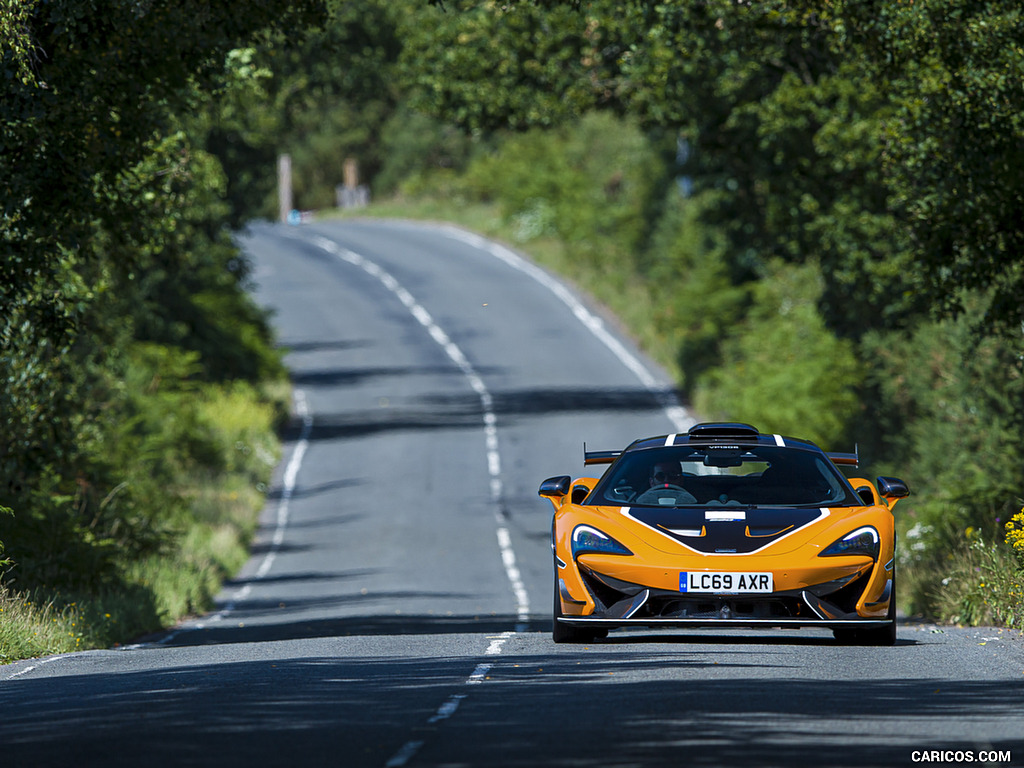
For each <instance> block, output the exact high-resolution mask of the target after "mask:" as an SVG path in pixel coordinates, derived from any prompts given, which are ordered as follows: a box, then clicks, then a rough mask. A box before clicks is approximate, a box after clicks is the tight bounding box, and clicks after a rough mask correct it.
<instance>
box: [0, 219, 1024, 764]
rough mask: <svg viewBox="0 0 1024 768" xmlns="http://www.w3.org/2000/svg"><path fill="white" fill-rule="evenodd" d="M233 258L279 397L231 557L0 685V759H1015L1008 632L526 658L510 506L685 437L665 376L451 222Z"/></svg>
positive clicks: (724, 638)
mask: <svg viewBox="0 0 1024 768" xmlns="http://www.w3.org/2000/svg"><path fill="white" fill-rule="evenodd" d="M244 245H245V247H246V249H247V251H248V253H249V254H250V256H251V257H252V259H253V263H254V265H255V273H254V279H255V283H256V285H257V287H256V289H255V290H256V295H257V297H258V299H259V301H260V302H261V303H263V304H264V305H265V306H267V307H269V308H271V309H272V310H273V311H274V323H275V325H276V327H277V329H278V332H279V335H280V340H281V343H282V344H283V345H284V346H286V347H287V348H288V350H289V355H288V361H289V364H290V366H291V368H292V370H293V372H294V380H295V386H296V406H295V411H296V416H295V420H294V424H293V426H292V428H291V429H290V430H289V434H288V442H287V445H286V451H285V455H284V458H283V460H282V462H281V466H280V467H279V469H278V471H277V474H276V480H275V484H274V489H273V493H272V495H271V498H270V502H269V503H268V505H267V508H266V510H265V513H264V518H263V521H262V526H261V529H260V533H259V536H258V540H257V542H256V545H255V547H254V552H253V558H252V560H251V561H250V563H249V564H248V565H247V566H246V568H245V569H244V571H243V572H242V573H241V574H240V576H239V577H238V578H237V579H236V580H235V581H233V582H232V583H230V584H228V585H227V586H226V588H225V590H224V592H223V594H222V596H221V599H220V603H219V610H218V612H217V613H215V614H213V615H210V616H205V617H202V618H201V619H199V620H197V621H194V622H190V623H188V624H185V625H183V626H181V627H179V628H177V629H176V630H175V631H173V632H170V633H167V634H165V635H162V636H159V637H155V638H150V639H147V641H146V642H142V643H139V644H137V645H134V646H132V647H130V648H123V649H117V650H110V651H93V652H84V653H76V654H70V655H67V656H57V657H51V658H47V659H37V660H30V661H24V662H19V663H16V664H13V665H9V666H6V667H2V668H0V756H2V759H3V762H4V765H10V766H58V765H60V766H207V765H209V766H213V765H216V766H261V767H269V766H346V767H347V766H372V767H373V768H384V767H385V766H395V767H399V766H406V765H407V766H410V767H414V766H566V767H568V766H572V767H573V768H588V767H590V766H593V767H594V768H612V767H615V766H622V767H625V766H687V765H692V766H795V765H806V766H909V765H916V764H919V763H922V762H924V763H928V764H944V765H951V764H972V765H982V764H986V763H987V764H993V765H1024V643H1022V640H1021V638H1020V637H1019V636H1018V635H1016V634H1011V633H1006V632H1001V631H999V630H992V629H985V630H961V629H954V628H938V627H931V626H923V625H904V626H901V627H900V630H899V639H898V643H897V645H896V646H895V647H892V648H851V647H843V646H839V645H837V644H835V643H834V642H833V640H832V638H831V634H830V633H828V632H822V631H814V630H810V631H808V630H801V631H769V632H754V631H749V632H744V631H730V632H715V631H712V630H708V631H699V632H698V631H693V632H683V633H680V632H653V631H633V632H619V633H614V632H613V633H612V635H611V637H610V638H609V639H608V640H605V641H598V642H595V643H592V644H590V645H585V646H563V645H559V646H556V645H554V644H553V643H552V642H551V640H550V635H549V626H550V611H551V591H552V586H551V553H550V547H549V538H548V537H549V529H550V506H549V505H548V504H547V502H546V501H544V500H542V499H540V498H538V497H537V493H536V492H537V487H538V486H539V484H540V481H541V480H543V479H544V478H545V477H549V476H552V475H559V474H576V475H578V474H581V473H582V471H583V465H582V450H583V442H584V441H586V443H587V445H588V447H589V448H591V449H614V448H620V447H622V446H623V445H624V444H625V443H627V442H629V441H630V440H632V439H633V438H636V437H645V436H650V435H655V434H664V433H668V432H673V431H677V430H679V431H681V430H684V429H685V428H686V427H687V425H688V424H689V423H691V422H690V416H689V414H687V413H686V411H685V410H683V409H681V408H679V407H678V406H676V405H675V404H674V402H673V401H672V399H671V397H670V396H669V395H667V394H666V386H665V378H664V376H663V375H662V374H660V373H659V372H658V371H657V370H656V369H655V368H654V367H653V366H652V365H650V364H649V363H648V362H646V361H644V360H643V358H642V357H641V356H640V355H639V353H637V352H636V351H635V350H634V349H633V347H632V346H631V345H630V344H629V343H628V342H627V341H625V340H624V339H623V337H622V336H621V335H620V334H618V333H617V332H616V331H615V330H614V328H613V327H612V326H611V324H610V323H608V322H604V321H602V320H601V319H599V317H598V315H597V314H596V313H595V312H594V311H593V310H590V309H587V307H586V306H585V305H584V303H582V302H581V301H580V300H579V299H578V298H576V297H575V296H574V295H573V294H572V293H571V292H569V291H567V290H566V289H565V288H564V287H562V286H561V285H560V284H559V283H557V282H556V281H554V280H553V279H552V278H550V277H549V276H548V275H546V274H545V273H544V272H542V271H540V270H537V269H536V268H534V267H531V266H530V265H529V264H528V263H526V262H524V261H522V260H521V259H520V258H519V257H517V256H516V255H515V254H513V253H511V252H510V251H508V250H506V249H504V248H502V247H499V246H495V245H492V244H490V243H486V242H484V241H481V240H479V239H477V238H475V237H474V236H471V235H468V234H466V233H463V232H461V231H459V230H455V229H451V228H444V227H427V226H417V225H412V224H400V223H383V222H348V223H333V224H331V223H322V224H314V225H304V226H301V227H282V226H269V225H266V226H261V227H258V228H254V230H253V231H252V232H251V233H250V234H249V236H247V237H246V238H245V240H244ZM989 752H995V753H996V754H995V755H989V754H988V753H989ZM987 757H991V758H994V759H991V760H987V761H986V760H984V759H983V758H987Z"/></svg>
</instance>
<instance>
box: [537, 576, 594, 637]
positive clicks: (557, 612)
mask: <svg viewBox="0 0 1024 768" xmlns="http://www.w3.org/2000/svg"><path fill="white" fill-rule="evenodd" d="M561 615H562V600H561V598H560V597H559V596H558V579H557V577H556V578H555V589H554V604H553V606H552V609H551V639H552V640H553V641H554V642H556V643H590V642H593V641H594V640H596V639H597V638H599V637H607V636H608V630H606V629H605V630H601V629H598V630H594V629H588V628H586V627H573V626H571V625H569V624H563V623H562V622H560V621H559V620H558V619H559V617H560V616H561Z"/></svg>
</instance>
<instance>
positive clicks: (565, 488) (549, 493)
mask: <svg viewBox="0 0 1024 768" xmlns="http://www.w3.org/2000/svg"><path fill="white" fill-rule="evenodd" d="M571 482H572V478H571V477H569V476H568V475H560V476H559V477H549V478H548V479H547V480H545V481H544V482H543V483H541V484H540V490H539V491H537V494H538V495H540V496H546V497H547V498H549V499H552V498H561V497H562V496H565V495H566V494H567V493H569V484H570V483H571Z"/></svg>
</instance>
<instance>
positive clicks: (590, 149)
mask: <svg viewBox="0 0 1024 768" xmlns="http://www.w3.org/2000/svg"><path fill="white" fill-rule="evenodd" d="M464 183H465V185H466V188H467V190H468V191H470V193H471V194H473V195H474V196H475V197H476V198H477V199H481V200H494V201H496V202H498V203H499V204H500V205H501V206H502V208H503V210H504V212H505V215H506V216H507V217H508V219H509V220H516V219H519V220H520V221H522V220H523V219H524V217H525V218H526V219H527V220H528V219H533V220H534V221H538V220H539V221H541V222H542V224H541V225H540V226H536V225H534V226H520V227H519V231H521V232H523V236H524V240H523V241H524V242H525V241H527V240H528V239H532V238H533V237H537V236H540V235H544V234H553V233H555V232H557V234H558V235H559V236H560V237H561V238H562V239H564V240H565V241H566V242H567V244H568V245H569V246H570V247H571V248H573V249H575V250H576V251H578V252H579V253H580V254H581V255H589V256H590V257H591V258H595V259H597V261H598V263H601V261H602V259H608V258H612V259H616V260H624V263H626V264H634V263H635V260H636V259H637V258H638V255H639V253H640V250H641V247H642V245H643V242H644V239H645V237H646V232H647V231H648V230H647V227H648V223H649V218H650V215H651V210H652V205H653V203H654V202H655V201H658V200H660V197H661V195H662V193H663V190H664V185H665V183H666V174H665V164H664V163H663V162H662V161H661V158H660V156H659V153H658V151H657V148H656V147H655V146H653V145H652V143H651V142H650V140H649V139H648V138H647V137H646V136H645V135H644V134H643V132H642V131H641V130H640V128H639V127H638V126H637V125H636V124H635V123H634V122H632V121H630V120H627V119H622V118H617V117H614V116H612V115H609V114H606V113H593V114H589V115H586V116H584V117H583V118H581V119H580V120H579V121H578V122H576V123H573V124H572V125H570V126H567V127H565V128H562V129H559V130H540V129H534V130H531V131H528V132H526V133H523V134H519V135H515V136H510V137H507V138H506V139H505V140H504V141H503V142H501V144H500V151H493V152H490V153H488V154H486V155H482V156H480V157H478V158H476V159H475V160H474V161H472V162H471V163H470V165H469V167H468V169H467V171H466V175H465V179H464ZM620 268H621V265H620ZM626 271H629V270H628V269H627V270H626Z"/></svg>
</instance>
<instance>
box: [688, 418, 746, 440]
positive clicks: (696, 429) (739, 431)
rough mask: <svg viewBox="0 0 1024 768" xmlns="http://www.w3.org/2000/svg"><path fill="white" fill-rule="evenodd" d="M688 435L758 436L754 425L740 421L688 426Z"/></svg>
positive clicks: (701, 436) (703, 436)
mask: <svg viewBox="0 0 1024 768" xmlns="http://www.w3.org/2000/svg"><path fill="white" fill-rule="evenodd" d="M686 434H687V435H689V436H690V437H700V438H706V437H758V436H759V435H760V433H759V432H758V431H757V428H756V427H752V426H751V425H750V424H743V423H740V422H705V423H703V424H697V425H695V426H693V427H690V431H689V432H687V433H686Z"/></svg>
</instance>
